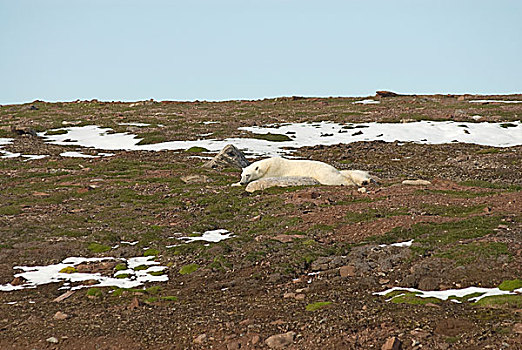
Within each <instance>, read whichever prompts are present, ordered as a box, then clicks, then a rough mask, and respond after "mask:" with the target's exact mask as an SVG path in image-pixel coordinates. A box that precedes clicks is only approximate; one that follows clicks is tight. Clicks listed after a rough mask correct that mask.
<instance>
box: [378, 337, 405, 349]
mask: <svg viewBox="0 0 522 350" xmlns="http://www.w3.org/2000/svg"><path fill="white" fill-rule="evenodd" d="M400 347H401V341H400V340H399V339H398V338H397V337H391V338H388V339H387V340H386V342H385V343H384V344H383V345H382V347H381V350H399V349H400Z"/></svg>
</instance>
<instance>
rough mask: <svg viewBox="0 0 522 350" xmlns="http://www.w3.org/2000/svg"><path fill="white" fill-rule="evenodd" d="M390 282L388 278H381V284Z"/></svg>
mask: <svg viewBox="0 0 522 350" xmlns="http://www.w3.org/2000/svg"><path fill="white" fill-rule="evenodd" d="M388 282H390V280H389V279H387V278H379V284H386V283H388Z"/></svg>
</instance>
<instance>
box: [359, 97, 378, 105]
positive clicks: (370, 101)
mask: <svg viewBox="0 0 522 350" xmlns="http://www.w3.org/2000/svg"><path fill="white" fill-rule="evenodd" d="M353 103H354V104H355V103H360V104H363V105H371V104H379V103H381V101H376V100H372V99H370V98H368V99H366V100H361V101H355V102H353Z"/></svg>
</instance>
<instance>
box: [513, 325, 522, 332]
mask: <svg viewBox="0 0 522 350" xmlns="http://www.w3.org/2000/svg"><path fill="white" fill-rule="evenodd" d="M513 332H515V333H518V334H522V323H515V325H514V326H513Z"/></svg>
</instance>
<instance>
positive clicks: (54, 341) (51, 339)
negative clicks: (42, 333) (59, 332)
mask: <svg viewBox="0 0 522 350" xmlns="http://www.w3.org/2000/svg"><path fill="white" fill-rule="evenodd" d="M45 341H46V342H48V343H53V344H58V339H56V338H55V337H50V338H47V339H45Z"/></svg>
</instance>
